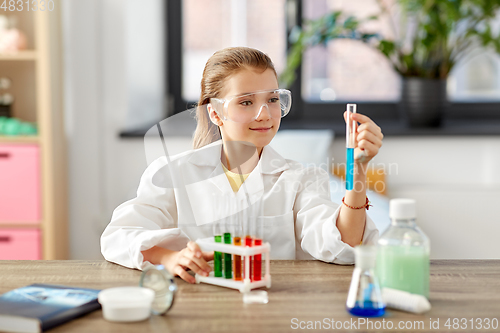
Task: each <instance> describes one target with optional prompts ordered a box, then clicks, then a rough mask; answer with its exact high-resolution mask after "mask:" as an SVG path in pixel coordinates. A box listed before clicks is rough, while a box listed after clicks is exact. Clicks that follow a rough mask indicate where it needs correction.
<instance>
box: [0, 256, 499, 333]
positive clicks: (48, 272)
mask: <svg viewBox="0 0 500 333" xmlns="http://www.w3.org/2000/svg"><path fill="white" fill-rule="evenodd" d="M352 271H353V266H339V265H332V264H327V263H323V262H320V261H272V262H271V275H272V288H271V289H270V290H269V303H268V304H265V305H261V304H251V305H248V304H244V303H243V302H242V295H241V294H240V293H239V292H238V291H236V290H231V289H226V288H221V287H216V286H211V285H206V284H199V285H191V284H188V283H186V282H184V281H182V280H180V279H179V278H176V281H177V284H178V286H179V292H178V294H177V297H176V300H175V303H174V306H173V308H172V310H171V311H170V312H169V313H168V314H167V315H166V316H152V317H151V318H150V319H149V320H147V321H143V322H138V323H128V324H119V323H112V322H107V321H105V320H104V319H103V317H102V312H101V310H99V311H94V312H92V313H90V314H88V315H86V316H84V317H81V318H78V319H75V320H73V321H71V322H69V323H66V324H64V325H61V326H58V327H56V328H54V329H52V330H50V332H53V333H56V332H92V333H98V332H137V333H142V332H237V331H239V332H290V331H295V332H296V331H302V329H300V327H302V328H304V330H305V328H307V326H308V325H309V328H311V326H310V325H314V324H316V328H317V329H318V330H319V328H320V327H321V328H323V329H325V330H332V329H331V328H329V327H328V325H332V321H331V320H332V319H333V320H334V322H333V325H334V327H335V325H340V324H342V325H344V326H343V328H342V329H337V330H336V331H346V330H350V331H375V330H376V328H379V331H384V329H383V327H384V326H382V325H385V327H386V328H389V326H388V325H389V322H391V323H392V325H393V329H392V330H389V331H394V332H405V331H406V332H409V331H415V330H417V329H415V327H416V325H418V324H420V325H423V328H424V329H423V330H417V331H419V332H425V331H427V332H438V331H461V332H471V331H473V330H474V331H475V330H476V328H477V327H478V326H479V322H480V321H481V323H482V325H483V329H484V326H485V325H486V319H487V318H488V319H489V322H490V326H491V324H493V325H494V323H495V320H496V323H497V325H498V326H497V328H496V329H493V328H491V327H490V329H489V330H485V331H490V332H499V331H500V324H499V323H498V321H500V260H434V261H432V263H431V278H430V287H431V292H430V301H431V304H432V310H431V311H429V312H427V313H425V314H423V315H415V314H410V313H405V312H400V311H395V310H388V311H387V313H386V315H385V316H384V317H383V318H377V319H370V320H369V321H368V322H366V323H365V324H363V323H362V322H361V324H362V325H360V322H359V321H358V318H357V317H352V316H350V315H349V314H348V313H347V312H346V310H345V308H344V305H345V301H346V297H347V291H348V288H349V284H350V281H351V275H352ZM140 274H141V272H139V271H137V270H132V269H128V268H124V267H121V266H118V265H115V264H111V263H108V262H106V261H73V260H71V261H0V293H4V292H7V291H9V290H12V289H15V288H18V287H22V286H25V285H29V284H32V283H49V284H62V285H67V286H76V287H88V288H97V289H104V288H110V287H116V286H127V285H137V284H138V282H139V277H140ZM294 318H296V319H294ZM430 318H432V322H433V323H434V329H432V328H431V321H430ZM454 318H457V319H458V320H459V325H464V321H465V323H466V324H467V329H465V328H464V329H455V330H454V329H453V319H454ZM462 318H463V319H462ZM494 318H495V319H494ZM438 319H439V329H437V327H436V325H437V322H436V320H438ZM448 319H450V321H449V322H448V324H449V325H451V326H450V327H448V326H446V322H447V320H448ZM471 319H472V320H473V322H472V323H473V324H474V329H471ZM493 319H494V320H493ZM315 321H319V323H318V322H316V323H314V322H315ZM337 322H339V324H337ZM400 322H401V323H403V325H406V327H409V325H412V326H413V328H412V329H407V328H404V326H403V327H402V328H403V329H398V328H397V325H399V324H400ZM419 322H420V323H419ZM327 323H328V324H327ZM351 323H354V324H355V326H350V325H351ZM370 323H371V325H373V326H368V325H370ZM345 325H348V326H347V327H346V326H345ZM339 327H340V326H339ZM455 327H456V326H455ZM294 328H296V329H294Z"/></svg>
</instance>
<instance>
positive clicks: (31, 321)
mask: <svg viewBox="0 0 500 333" xmlns="http://www.w3.org/2000/svg"><path fill="white" fill-rule="evenodd" d="M99 292H100V290H96V289H85V288H74V287H66V286H57V285H49V284H32V285H29V286H26V287H22V288H18V289H14V290H11V291H9V292H7V293H5V294H3V295H1V296H0V331H1V332H16V333H21V332H22V333H25V332H26V333H31V332H36V333H37V332H42V331H45V330H48V329H50V328H52V327H54V326H57V325H60V324H62V323H65V322H67V321H70V320H72V319H74V318H77V317H80V316H82V315H84V314H86V313H89V312H91V311H94V310H97V309H99V308H100V307H101V305H100V304H99V302H98V301H97V294H98V293H99Z"/></svg>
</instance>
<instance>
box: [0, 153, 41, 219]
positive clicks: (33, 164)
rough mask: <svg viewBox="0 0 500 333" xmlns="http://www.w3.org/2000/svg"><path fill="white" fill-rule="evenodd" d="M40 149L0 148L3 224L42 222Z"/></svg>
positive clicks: (0, 201)
mask: <svg viewBox="0 0 500 333" xmlns="http://www.w3.org/2000/svg"><path fill="white" fill-rule="evenodd" d="M38 151H39V148H38V146H36V145H0V184H1V186H0V221H3V222H9V223H12V222H14V223H15V222H38V221H40V215H41V214H40V169H39V157H38V155H39V153H38Z"/></svg>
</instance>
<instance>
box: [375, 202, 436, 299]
mask: <svg viewBox="0 0 500 333" xmlns="http://www.w3.org/2000/svg"><path fill="white" fill-rule="evenodd" d="M389 216H390V218H391V225H390V226H389V228H388V229H387V230H386V231H385V232H384V233H383V234H382V236H380V238H379V240H378V251H377V268H376V271H377V277H378V280H379V283H380V286H381V287H382V288H384V287H388V288H393V289H399V290H403V291H407V292H409V293H412V294H419V295H423V296H425V297H427V298H429V254H430V241H429V238H428V237H427V236H426V235H425V234H424V233H423V232H422V230H420V229H419V228H418V227H417V225H416V223H415V219H416V203H415V200H413V199H392V200H391V201H390V203H389Z"/></svg>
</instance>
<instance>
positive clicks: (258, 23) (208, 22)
mask: <svg viewBox="0 0 500 333" xmlns="http://www.w3.org/2000/svg"><path fill="white" fill-rule="evenodd" d="M181 10H182V34H183V37H182V98H183V100H185V101H188V102H195V101H198V98H199V96H200V81H201V77H202V73H203V68H204V67H205V63H206V62H207V60H208V58H209V57H210V56H211V55H212V54H213V53H214V52H215V51H217V50H220V49H222V48H225V47H229V46H249V47H254V48H257V49H259V50H261V51H263V52H265V53H267V54H268V55H269V56H270V57H271V59H273V62H274V64H275V67H276V70H277V71H278V73H279V72H280V71H282V70H283V68H284V66H285V63H286V38H287V37H286V36H287V33H286V27H285V0H273V1H268V0H203V1H199V0H182V9H181Z"/></svg>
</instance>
